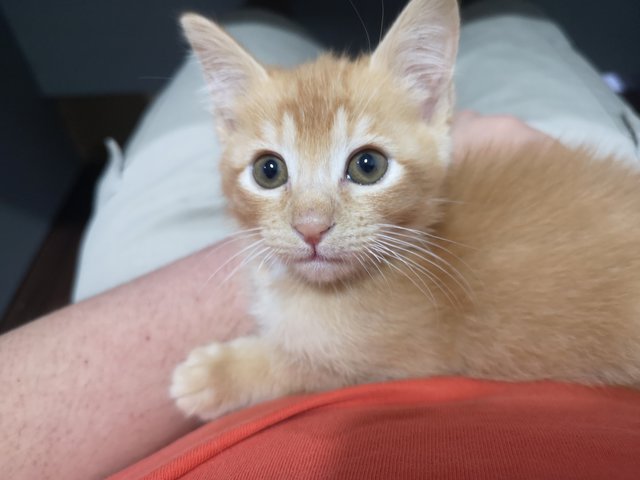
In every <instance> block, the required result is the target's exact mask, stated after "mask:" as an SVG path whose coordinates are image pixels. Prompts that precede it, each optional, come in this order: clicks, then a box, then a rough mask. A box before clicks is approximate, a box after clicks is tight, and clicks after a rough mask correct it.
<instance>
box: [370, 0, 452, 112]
mask: <svg viewBox="0 0 640 480" xmlns="http://www.w3.org/2000/svg"><path fill="white" fill-rule="evenodd" d="M459 34H460V16H459V13H458V4H457V1H456V0H412V1H411V2H410V3H409V4H408V5H407V6H406V7H405V9H404V10H403V11H402V13H401V14H400V16H399V17H398V19H397V20H396V21H395V22H394V24H393V26H392V27H391V29H390V30H389V32H388V33H387V34H386V36H385V38H384V40H382V43H380V45H379V46H378V48H377V49H376V51H375V52H374V53H373V55H372V56H371V65H372V66H376V67H384V68H387V69H389V70H390V71H391V72H392V74H393V75H395V76H396V78H398V80H400V81H402V82H403V83H404V84H405V85H406V87H407V89H408V90H409V92H410V93H411V94H412V95H413V96H415V98H416V101H418V102H419V103H420V105H421V111H422V115H423V118H424V119H425V120H426V121H431V120H434V121H439V120H448V118H449V117H450V115H451V114H452V109H453V67H454V64H455V59H456V54H457V51H458V38H459Z"/></svg>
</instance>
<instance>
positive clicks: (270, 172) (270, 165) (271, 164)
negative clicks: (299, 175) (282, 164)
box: [262, 158, 278, 180]
mask: <svg viewBox="0 0 640 480" xmlns="http://www.w3.org/2000/svg"><path fill="white" fill-rule="evenodd" d="M262 171H263V172H264V176H265V177H267V178H268V179H269V180H273V179H274V178H276V176H277V175H278V162H276V161H275V160H274V159H273V158H270V159H269V160H267V161H266V162H264V165H263V166H262Z"/></svg>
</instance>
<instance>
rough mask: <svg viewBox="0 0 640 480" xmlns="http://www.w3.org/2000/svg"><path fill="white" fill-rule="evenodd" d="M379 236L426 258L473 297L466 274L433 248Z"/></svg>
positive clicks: (383, 235)
mask: <svg viewBox="0 0 640 480" xmlns="http://www.w3.org/2000/svg"><path fill="white" fill-rule="evenodd" d="M379 236H380V237H382V238H383V239H385V240H387V241H389V242H391V243H392V245H389V244H387V245H388V246H394V247H397V248H399V249H401V250H402V251H405V252H408V253H411V254H413V255H415V256H416V257H418V258H420V259H421V260H424V261H425V262H427V263H429V264H430V265H432V266H434V267H435V268H437V269H438V270H440V271H441V272H442V273H444V274H445V275H447V276H448V277H449V278H450V279H451V280H453V281H454V282H455V283H456V284H457V285H458V286H459V287H460V288H461V289H462V290H463V291H464V292H465V293H466V294H467V295H468V296H469V297H473V289H472V288H471V285H470V284H469V282H467V279H466V278H464V276H463V275H462V273H460V271H459V270H458V269H456V268H455V267H454V266H453V265H451V263H449V262H448V261H446V260H445V259H443V258H442V257H440V256H439V255H436V254H435V253H434V252H432V251H431V250H427V249H425V248H422V247H419V246H417V245H414V244H412V243H409V242H406V241H404V240H400V239H398V238H394V237H392V236H389V235H385V234H379ZM403 246H404V247H408V248H404V247H403ZM413 250H418V251H420V252H422V253H424V254H426V255H429V256H430V257H432V258H435V259H436V260H439V261H440V262H442V263H444V264H445V265H446V266H447V267H449V268H450V269H451V271H452V272H453V273H455V274H456V275H455V276H454V275H453V274H452V273H451V272H449V271H448V270H447V269H445V268H444V267H442V266H441V265H438V264H437V263H436V262H434V261H432V260H430V259H428V258H426V257H424V256H422V255H420V254H418V253H416V252H415V251H413Z"/></svg>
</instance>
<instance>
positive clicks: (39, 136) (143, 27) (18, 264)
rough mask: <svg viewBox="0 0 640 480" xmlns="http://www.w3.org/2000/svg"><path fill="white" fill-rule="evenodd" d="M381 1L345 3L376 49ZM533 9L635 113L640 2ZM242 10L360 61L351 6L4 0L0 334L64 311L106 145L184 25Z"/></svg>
mask: <svg viewBox="0 0 640 480" xmlns="http://www.w3.org/2000/svg"><path fill="white" fill-rule="evenodd" d="M382 1H384V21H382V9H381V7H382ZM382 1H380V0H353V4H354V5H355V7H356V8H357V10H358V11H359V13H360V15H361V17H362V20H363V22H364V23H365V25H366V28H367V30H368V32H369V36H370V37H371V42H372V45H373V46H374V47H375V44H376V43H377V39H378V38H379V36H380V31H381V24H382V29H383V30H384V29H385V28H386V27H387V26H388V25H389V24H390V23H391V22H392V21H393V19H394V18H395V17H396V15H397V14H398V12H399V11H400V9H401V8H402V6H403V5H404V4H405V3H406V2H405V1H403V0H382ZM477 1H478V0H475V1H471V0H468V1H462V2H461V3H462V4H463V6H467V5H468V4H472V3H477ZM505 3H509V1H508V0H506V1H505ZM530 3H533V4H535V5H537V6H538V7H540V8H541V9H543V10H544V11H545V12H546V13H547V14H548V15H549V16H550V17H551V18H553V19H554V20H556V21H557V22H558V23H560V24H561V25H562V27H563V28H564V29H565V31H566V32H567V33H568V35H569V36H570V38H571V39H572V40H573V42H574V44H575V45H576V46H577V48H578V49H579V50H581V51H582V52H583V53H584V54H585V55H586V56H587V57H588V58H589V59H590V60H591V61H592V62H593V63H594V64H595V65H596V67H597V68H598V69H599V70H600V71H602V72H615V73H617V74H619V75H620V76H622V77H623V78H625V79H627V80H628V82H629V85H630V88H629V91H627V92H626V95H627V96H628V98H629V99H630V100H631V101H632V102H637V99H638V97H637V87H636V86H635V83H634V82H636V81H637V79H638V78H639V75H640V52H639V51H640V26H639V25H640V1H639V0H608V1H606V2H602V1H597V0H530ZM247 7H251V8H256V7H258V8H263V9H268V10H272V11H275V12H278V13H280V14H282V15H284V16H287V17H288V18H290V19H292V20H294V21H296V22H298V23H300V24H301V25H302V26H303V27H304V28H305V29H306V30H308V31H309V32H310V33H311V35H312V36H314V37H315V38H317V39H318V40H320V42H321V43H323V44H325V45H327V46H328V47H330V48H332V49H334V50H338V51H345V50H346V51H350V52H353V53H355V52H357V51H359V50H362V49H366V48H368V41H367V37H366V34H365V32H364V29H363V27H362V25H361V24H360V20H359V19H358V16H357V14H356V13H355V10H354V7H353V6H352V5H351V3H350V2H349V0H298V1H295V0H244V1H243V0H184V1H179V0H134V1H132V0H126V1H125V0H102V1H98V0H94V1H87V0H58V1H46V0H0V72H2V74H1V75H0V331H3V330H6V329H9V328H12V327H13V326H16V325H18V324H20V323H23V322H25V321H28V320H30V319H32V318H35V317H37V316H39V315H41V314H43V313H45V312H48V311H50V310H52V309H54V308H58V307H60V306H62V305H64V304H65V303H67V302H68V300H69V291H70V286H71V281H72V277H73V270H74V262H75V256H76V253H77V247H78V244H79V241H80V238H81V233H82V230H83V228H84V225H85V223H86V219H87V217H88V215H89V214H90V209H91V195H92V188H93V183H94V182H95V178H96V177H97V175H98V173H99V171H100V169H101V167H102V165H103V162H104V158H105V152H104V149H103V147H102V142H103V139H104V138H105V137H113V138H115V139H116V140H117V141H118V142H119V143H121V144H123V143H125V142H126V139H127V137H128V135H129V134H130V132H131V130H132V129H133V127H134V126H135V123H136V121H137V120H138V118H139V116H140V114H141V113H142V111H143V109H144V107H145V106H146V105H147V103H148V102H149V100H150V99H151V98H153V95H154V94H155V93H156V92H157V91H158V90H159V89H160V88H162V86H163V85H164V83H165V81H166V80H167V79H168V78H169V77H170V76H171V74H172V73H173V72H174V70H175V69H176V68H177V66H178V65H179V63H180V62H181V60H182V59H183V58H184V56H185V54H186V51H187V48H186V46H185V43H184V41H183V40H182V37H181V35H180V33H179V31H178V29H177V22H176V19H177V17H178V16H179V15H180V13H182V12H185V11H189V10H191V11H197V12H199V13H202V14H205V15H208V16H210V17H213V18H216V19H224V18H225V17H227V16H229V15H232V14H233V12H235V11H238V10H240V9H243V8H247ZM635 105H636V108H637V105H638V104H637V103H635Z"/></svg>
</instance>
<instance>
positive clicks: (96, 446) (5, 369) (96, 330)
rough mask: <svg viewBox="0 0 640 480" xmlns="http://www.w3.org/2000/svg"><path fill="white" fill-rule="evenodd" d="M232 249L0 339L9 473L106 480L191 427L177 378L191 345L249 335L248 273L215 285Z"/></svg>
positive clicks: (0, 421) (0, 410) (1, 426)
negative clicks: (178, 404)
mask: <svg viewBox="0 0 640 480" xmlns="http://www.w3.org/2000/svg"><path fill="white" fill-rule="evenodd" d="M235 251H236V249H235V248H234V245H233V243H228V244H226V245H222V246H220V247H218V248H215V249H214V250H213V251H203V252H200V253H198V254H195V255H194V256H192V257H189V258H187V259H184V260H181V261H179V262H177V263H175V264H173V265H170V266H169V267H166V268H164V269H162V270H159V271H157V272H154V273H152V274H150V275H148V276H145V277H143V278H141V279H139V280H137V281H135V282H132V283H131V284H128V285H125V286H123V287H120V288H117V289H115V290H113V291H110V292H108V293H105V294H103V295H100V296H98V297H95V298H93V299H90V300H88V301H86V302H83V303H81V304H77V305H74V306H71V307H68V308H65V309H63V310H60V311H58V312H55V313H53V314H51V315H49V316H47V317H44V318H42V319H39V320H37V321H36V322H34V323H32V324H30V325H27V326H25V327H23V328H21V329H18V330H16V331H13V332H10V333H9V334H7V335H5V336H3V337H0V391H2V395H0V431H2V436H1V437H0V447H1V448H0V452H1V454H0V457H2V459H3V462H2V463H3V464H5V468H4V469H3V475H7V478H54V477H55V478H65V479H70V480H72V479H75V478H78V479H80V478H82V479H87V478H101V477H103V476H104V475H106V474H108V473H111V472H112V471H113V470H114V469H118V468H120V467H122V466H125V465H127V464H129V463H131V462H132V461H134V460H136V459H138V458H140V457H142V456H144V455H145V454H147V453H149V452H151V451H153V450H156V449H157V448H159V447H161V446H162V445H164V444H166V443H167V442H169V441H171V440H173V439H174V438H176V437H178V436H180V435H181V434H182V433H184V432H186V431H188V430H189V429H191V428H193V427H194V423H193V422H191V421H188V420H185V419H184V418H183V417H182V416H181V414H180V413H178V411H177V410H176V409H175V408H174V406H173V403H172V402H171V401H170V400H169V398H168V395H167V391H168V382H169V378H170V375H171V370H172V369H173V367H174V366H175V365H176V364H177V363H178V362H179V361H180V360H182V359H183V358H184V357H185V356H186V354H187V352H188V351H189V350H191V349H192V348H193V347H194V346H197V345H199V344H203V343H206V342H209V341H212V340H214V339H215V340H225V339H228V338H232V337H235V336H238V335H240V334H243V333H246V332H247V331H249V330H250V329H251V324H250V322H249V321H248V320H247V318H246V315H245V313H244V312H245V299H244V295H243V293H242V288H241V286H242V285H243V278H242V272H238V273H237V274H236V275H234V276H233V277H232V278H231V280H230V281H229V282H227V283H226V284H225V286H224V287H222V288H220V286H219V285H218V283H219V282H220V281H221V280H222V279H224V278H225V277H226V273H225V272H220V273H219V274H218V275H216V276H215V278H213V279H210V280H207V279H208V278H209V276H210V275H211V273H213V272H214V271H215V270H216V269H217V268H218V266H219V265H220V264H222V263H224V262H225V261H226V260H227V259H228V258H230V257H231V256H232V254H233V252H235ZM235 265H236V264H235V262H229V265H228V266H227V268H225V271H226V272H229V271H230V270H232V269H233V268H234V267H235ZM7 467H8V470H7Z"/></svg>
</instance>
